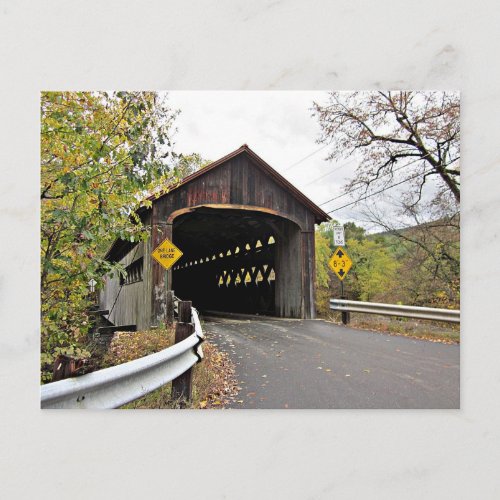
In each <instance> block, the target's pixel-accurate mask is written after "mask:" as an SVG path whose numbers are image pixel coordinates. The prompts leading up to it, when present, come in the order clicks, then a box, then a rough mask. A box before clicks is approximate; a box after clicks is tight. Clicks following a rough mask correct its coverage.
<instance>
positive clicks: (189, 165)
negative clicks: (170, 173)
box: [174, 153, 212, 179]
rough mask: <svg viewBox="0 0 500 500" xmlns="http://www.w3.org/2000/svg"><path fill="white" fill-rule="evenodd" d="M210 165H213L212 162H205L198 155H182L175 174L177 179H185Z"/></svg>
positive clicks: (176, 165) (175, 166)
mask: <svg viewBox="0 0 500 500" xmlns="http://www.w3.org/2000/svg"><path fill="white" fill-rule="evenodd" d="M210 163H212V162H211V161H210V160H205V159H204V158H202V156H201V155H199V154H198V153H191V154H189V155H183V154H181V155H179V157H178V159H177V161H176V163H175V165H174V172H175V174H176V177H178V178H179V179H183V178H184V177H187V176H188V175H191V174H194V173H195V172H196V171H198V170H201V169H202V168H205V167H206V166H207V165H210Z"/></svg>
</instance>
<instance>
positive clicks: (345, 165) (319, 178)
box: [304, 158, 357, 187]
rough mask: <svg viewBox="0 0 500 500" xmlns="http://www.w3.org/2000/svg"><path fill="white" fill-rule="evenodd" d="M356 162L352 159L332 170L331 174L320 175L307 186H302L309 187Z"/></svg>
mask: <svg viewBox="0 0 500 500" xmlns="http://www.w3.org/2000/svg"><path fill="white" fill-rule="evenodd" d="M356 160H357V158H354V159H353V160H351V161H349V162H347V163H344V164H343V165H340V166H339V167H337V168H334V169H333V170H332V171H331V172H327V173H326V174H324V175H321V176H320V177H317V178H316V179H313V180H312V181H311V182H308V183H307V184H305V185H304V187H307V186H310V185H311V184H314V183H315V182H318V181H320V180H321V179H324V178H325V177H328V176H329V175H332V174H334V173H335V172H338V171H339V170H340V169H341V168H344V167H347V165H350V164H351V163H354V162H355V161H356Z"/></svg>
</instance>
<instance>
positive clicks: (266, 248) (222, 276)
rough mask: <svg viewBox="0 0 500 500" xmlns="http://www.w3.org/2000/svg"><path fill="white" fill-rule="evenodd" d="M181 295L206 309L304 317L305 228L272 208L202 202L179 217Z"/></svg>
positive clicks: (175, 281) (176, 283)
mask: <svg viewBox="0 0 500 500" xmlns="http://www.w3.org/2000/svg"><path fill="white" fill-rule="evenodd" d="M172 237H173V242H174V243H175V245H177V246H178V247H179V248H180V249H181V250H182V252H183V256H182V257H181V259H180V260H179V261H178V262H177V263H176V265H175V266H174V267H173V273H172V288H173V290H174V291H175V294H176V296H178V297H180V298H181V299H185V300H192V301H193V305H194V306H195V307H197V308H198V309H199V310H201V311H224V312H237V313H247V314H262V315H271V316H273V315H274V316H286V317H297V318H298V317H301V315H302V307H303V305H302V302H303V301H302V281H301V259H300V229H299V227H298V226H297V225H296V224H295V223H293V222H292V221H290V220H288V219H285V218H283V217H280V216H277V215H274V214H272V213H266V212H259V211H253V210H244V209H228V208H225V209H216V208H208V207H200V208H197V209H195V210H192V211H189V212H188V213H184V214H182V215H179V216H178V217H176V218H175V219H174V221H173V228H172Z"/></svg>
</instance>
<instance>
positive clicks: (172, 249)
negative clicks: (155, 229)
mask: <svg viewBox="0 0 500 500" xmlns="http://www.w3.org/2000/svg"><path fill="white" fill-rule="evenodd" d="M151 255H152V256H153V257H154V258H155V259H156V260H157V261H158V262H159V263H160V264H161V265H162V266H163V267H164V268H165V269H170V268H171V267H172V266H173V265H174V264H175V263H176V262H177V261H178V260H179V259H180V258H181V257H182V252H181V251H180V250H179V249H178V248H177V247H176V246H175V245H174V244H173V243H172V242H171V241H170V240H169V239H168V238H166V239H164V240H163V241H162V242H161V243H160V244H159V245H158V246H157V247H156V248H155V249H154V250H153V253H152V254H151Z"/></svg>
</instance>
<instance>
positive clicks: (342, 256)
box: [328, 247, 352, 280]
mask: <svg viewBox="0 0 500 500" xmlns="http://www.w3.org/2000/svg"><path fill="white" fill-rule="evenodd" d="M328 265H329V266H330V269H331V270H332V271H333V272H334V273H335V274H336V275H337V276H338V278H339V279H340V280H343V279H344V278H345V277H346V275H347V273H348V272H349V269H351V267H352V260H351V259H350V257H349V255H347V253H346V251H345V250H344V249H343V248H342V247H338V248H337V250H335V252H334V254H333V255H332V257H331V258H330V260H329V261H328Z"/></svg>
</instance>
